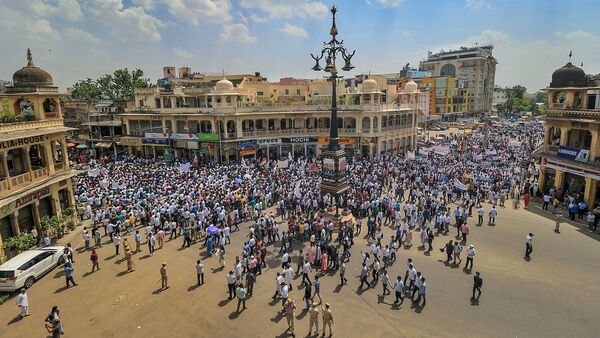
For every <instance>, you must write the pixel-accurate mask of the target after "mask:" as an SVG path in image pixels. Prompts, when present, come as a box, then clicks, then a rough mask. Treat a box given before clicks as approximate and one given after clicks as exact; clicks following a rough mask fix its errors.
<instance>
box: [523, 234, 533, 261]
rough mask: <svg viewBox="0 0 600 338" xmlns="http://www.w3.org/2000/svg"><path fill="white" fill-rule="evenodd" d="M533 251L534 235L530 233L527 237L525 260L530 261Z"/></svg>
mask: <svg viewBox="0 0 600 338" xmlns="http://www.w3.org/2000/svg"><path fill="white" fill-rule="evenodd" d="M532 251H533V234H532V233H531V232H530V233H529V235H527V236H526V237H525V258H526V259H530V258H531V257H530V255H531V252H532Z"/></svg>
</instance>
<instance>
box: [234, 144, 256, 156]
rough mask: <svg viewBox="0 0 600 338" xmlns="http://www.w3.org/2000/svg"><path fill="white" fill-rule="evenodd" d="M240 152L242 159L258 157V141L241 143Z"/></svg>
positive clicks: (239, 145)
mask: <svg viewBox="0 0 600 338" xmlns="http://www.w3.org/2000/svg"><path fill="white" fill-rule="evenodd" d="M238 151H239V155H240V158H253V157H256V153H257V151H258V147H257V144H256V141H239V142H238Z"/></svg>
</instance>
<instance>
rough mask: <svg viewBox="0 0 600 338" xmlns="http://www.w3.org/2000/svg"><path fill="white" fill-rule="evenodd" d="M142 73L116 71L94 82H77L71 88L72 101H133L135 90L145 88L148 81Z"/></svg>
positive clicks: (136, 71)
mask: <svg viewBox="0 0 600 338" xmlns="http://www.w3.org/2000/svg"><path fill="white" fill-rule="evenodd" d="M143 76H144V71H142V70H141V69H135V70H132V71H129V69H127V68H123V69H117V70H115V71H114V73H113V74H104V75H103V76H101V77H100V78H98V79H96V80H92V79H90V78H87V79H85V80H80V81H78V82H77V83H76V84H75V85H74V86H73V91H72V93H71V96H72V97H73V98H74V99H78V100H85V101H89V102H97V101H98V100H102V99H106V100H113V101H126V100H133V98H134V91H135V89H136V88H147V87H148V86H149V80H148V79H145V78H144V77H143Z"/></svg>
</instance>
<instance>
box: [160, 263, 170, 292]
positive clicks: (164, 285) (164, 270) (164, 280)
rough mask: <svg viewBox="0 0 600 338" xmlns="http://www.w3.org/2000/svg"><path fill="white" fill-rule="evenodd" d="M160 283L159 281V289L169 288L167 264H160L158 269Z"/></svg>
mask: <svg viewBox="0 0 600 338" xmlns="http://www.w3.org/2000/svg"><path fill="white" fill-rule="evenodd" d="M160 281H161V285H162V287H161V289H165V290H166V289H168V288H169V275H168V274H167V263H166V262H164V263H162V266H161V267H160Z"/></svg>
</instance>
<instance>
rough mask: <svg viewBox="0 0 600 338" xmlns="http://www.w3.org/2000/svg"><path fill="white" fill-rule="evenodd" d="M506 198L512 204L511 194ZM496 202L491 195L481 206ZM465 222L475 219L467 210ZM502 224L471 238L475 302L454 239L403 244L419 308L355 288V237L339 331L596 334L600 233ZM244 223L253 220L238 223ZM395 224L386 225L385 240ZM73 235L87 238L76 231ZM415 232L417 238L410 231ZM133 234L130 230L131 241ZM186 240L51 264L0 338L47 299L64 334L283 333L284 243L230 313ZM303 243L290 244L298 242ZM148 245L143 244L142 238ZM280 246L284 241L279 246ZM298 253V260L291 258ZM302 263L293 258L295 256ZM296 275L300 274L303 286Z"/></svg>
mask: <svg viewBox="0 0 600 338" xmlns="http://www.w3.org/2000/svg"><path fill="white" fill-rule="evenodd" d="M507 205H511V204H510V203H507ZM486 209H489V205H486ZM469 223H470V224H471V225H472V224H473V223H474V222H473V221H472V220H471V219H470V220H469ZM496 223H497V224H496V225H495V226H488V225H484V226H481V227H475V226H472V234H471V236H470V238H469V243H473V244H475V245H476V248H477V251H478V255H477V257H476V259H475V269H474V270H473V271H480V272H481V273H482V276H483V278H484V286H483V294H482V296H481V298H480V300H479V302H478V303H471V301H470V300H469V298H470V295H471V285H472V278H473V277H472V275H470V274H467V273H465V272H464V271H463V270H462V268H459V267H453V266H446V265H445V264H444V263H443V259H444V258H443V257H444V255H443V254H442V253H440V251H439V250H437V249H438V248H440V247H442V245H443V244H444V243H445V242H446V241H447V240H448V239H450V238H452V239H453V237H451V236H450V237H449V236H441V237H437V238H436V240H435V241H434V247H435V249H436V250H434V251H433V252H431V256H428V255H425V254H424V252H423V251H419V250H418V248H417V247H416V245H415V246H413V247H411V248H406V249H404V248H402V249H401V250H400V252H399V255H398V261H397V262H396V264H394V265H393V266H392V267H391V268H390V273H389V275H390V277H391V279H392V280H394V279H395V276H396V275H398V274H402V275H404V270H405V262H406V259H407V258H408V257H412V258H413V259H414V260H415V263H416V267H417V270H419V271H422V272H423V274H424V275H425V276H426V278H427V284H428V296H427V298H428V300H427V306H426V307H424V308H414V307H411V303H410V302H409V301H405V302H404V304H403V305H402V306H400V307H393V306H392V302H393V296H387V297H386V298H385V299H381V298H380V297H378V294H380V293H381V285H377V287H376V288H374V289H369V290H365V291H364V292H360V290H358V285H359V283H358V278H357V276H358V274H359V267H360V263H361V259H359V257H360V255H359V251H360V250H367V249H368V247H367V245H366V242H365V240H364V239H362V238H360V239H357V241H356V245H355V246H354V247H353V249H352V251H351V252H352V254H353V255H352V259H351V262H350V263H348V264H347V272H348V273H347V275H348V278H349V280H350V281H349V282H348V285H347V286H344V287H343V288H340V287H339V286H338V281H339V278H338V276H337V275H333V276H326V277H324V278H323V279H322V294H323V299H324V301H327V302H329V303H330V304H331V307H332V309H333V314H334V318H335V324H334V326H333V329H334V333H335V336H337V337H377V336H383V337H415V336H419V337H431V336H444V337H454V336H456V337H459V336H460V337H482V336H486V337H566V336H568V337H592V336H597V335H598V332H600V322H599V321H598V320H597V316H598V304H600V296H599V295H598V292H597V290H598V287H597V285H600V269H598V266H599V263H598V258H599V257H600V242H599V240H600V235H598V234H592V235H589V234H588V233H586V232H585V231H581V230H580V229H579V228H577V227H573V226H572V225H564V226H563V227H562V232H561V234H555V233H554V232H553V231H552V230H553V228H554V225H553V222H552V221H551V220H549V219H547V218H545V217H543V216H542V215H540V212H532V211H528V210H523V209H519V210H516V211H515V210H512V208H511V209H510V210H509V208H507V209H500V210H499V216H498V219H497V222H496ZM242 229H247V227H242ZM528 232H533V233H535V241H534V252H533V255H532V260H531V261H529V262H527V261H525V260H524V259H523V254H524V236H525V234H526V233H528ZM390 233H391V229H387V230H386V239H387V238H389V234H390ZM245 234H246V231H242V232H236V233H234V234H233V236H232V245H231V246H229V247H228V249H229V252H230V254H228V256H227V259H226V260H227V267H228V268H229V267H231V266H232V263H233V261H234V257H233V255H234V253H236V252H239V251H240V250H239V249H238V248H241V244H242V242H243V237H244V235H245ZM75 238H76V239H75V240H74V241H73V243H74V244H77V245H80V242H81V241H80V237H79V236H77V237H75ZM414 238H415V239H416V238H417V236H414ZM130 241H131V239H130ZM180 246H181V238H178V239H177V240H176V241H175V240H174V241H172V242H169V241H167V243H166V245H165V248H164V249H162V250H158V251H157V252H156V254H155V255H154V256H152V257H150V256H149V255H147V252H146V251H145V250H144V251H142V252H141V253H138V254H136V255H135V263H136V268H135V271H134V272H130V273H126V272H124V271H125V269H126V264H125V262H123V260H122V258H123V257H122V256H120V257H114V256H113V255H114V246H112V245H110V244H109V245H105V246H103V247H102V249H100V250H99V255H100V264H101V270H100V271H98V272H95V273H93V274H90V273H89V272H88V271H89V269H90V264H89V260H88V253H85V252H83V253H79V254H77V255H76V264H75V266H76V270H75V280H76V281H77V283H79V284H80V285H79V286H77V287H75V288H70V289H65V288H64V277H63V275H62V272H59V270H55V271H53V272H51V273H50V274H49V275H47V276H46V277H44V278H43V279H42V280H40V281H39V282H37V283H36V284H35V285H34V286H33V287H32V288H31V289H30V290H29V291H28V294H29V301H30V311H31V313H32V315H31V316H30V317H28V318H26V319H23V320H20V321H18V320H16V319H15V317H16V315H17V314H18V308H17V307H16V306H15V303H14V299H13V300H10V301H8V302H7V303H5V304H3V305H1V306H0V318H1V320H4V321H5V322H4V323H2V324H0V325H1V326H0V337H11V338H17V337H44V336H45V330H44V328H43V325H42V322H43V318H44V317H45V316H46V314H47V313H48V311H49V310H50V308H51V306H52V305H55V304H56V305H58V306H59V307H60V309H61V317H62V319H63V322H64V329H65V333H66V334H65V337H145V338H147V337H208V336H212V337H214V336H219V337H239V336H241V335H242V334H243V335H244V336H247V337H278V336H281V337H285V336H287V335H286V334H285V331H286V328H287V325H286V321H285V318H283V317H281V316H280V315H278V314H277V313H278V310H280V309H281V307H280V303H279V302H272V301H271V298H270V297H271V296H272V294H273V291H274V287H275V280H274V279H275V272H276V271H279V270H278V269H279V265H280V264H279V258H280V256H279V255H278V253H273V251H272V250H273V248H271V247H270V248H269V256H268V259H269V260H268V265H269V269H263V275H262V276H259V279H258V282H257V284H256V286H255V291H254V296H253V297H252V298H250V299H249V300H248V301H247V306H248V309H247V310H246V311H243V312H242V313H241V314H239V315H238V314H236V313H235V307H236V305H237V301H235V300H234V301H228V300H227V293H226V291H227V287H226V281H225V274H226V273H227V270H229V269H226V270H225V271H223V270H219V269H217V268H216V267H217V266H218V262H217V258H216V257H213V258H208V259H206V260H205V262H204V263H205V265H206V270H207V273H206V284H205V285H203V286H200V287H196V286H195V283H196V280H195V278H196V276H195V268H194V264H195V261H196V259H198V258H199V257H204V250H200V249H199V245H197V244H196V245H194V246H192V247H191V248H186V249H181V248H180ZM299 248H300V245H299V244H297V245H296V246H295V251H296V252H297V250H298V249H299ZM144 249H145V248H144ZM277 251H278V250H277ZM163 261H164V262H167V263H168V266H167V267H168V271H169V278H170V286H171V287H170V288H169V289H168V290H165V291H162V292H160V291H159V288H160V276H159V268H160V265H161V263H162V262H163ZM294 263H295V260H294ZM294 266H295V264H294ZM299 281H300V280H299V279H297V280H296V284H299ZM302 294H303V293H302V291H301V290H300V291H299V290H297V289H296V288H294V291H292V292H291V296H292V297H293V298H294V299H295V300H296V303H297V305H298V310H297V313H296V318H297V319H296V334H297V336H304V335H305V334H306V333H307V332H308V318H307V314H306V312H303V311H302V310H301V309H302V307H303V302H302V300H301V298H302Z"/></svg>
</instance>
